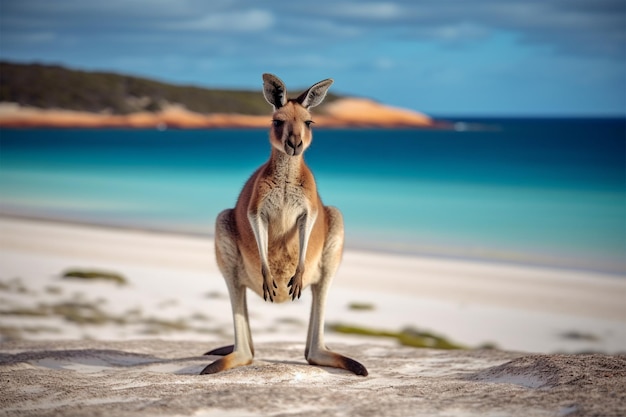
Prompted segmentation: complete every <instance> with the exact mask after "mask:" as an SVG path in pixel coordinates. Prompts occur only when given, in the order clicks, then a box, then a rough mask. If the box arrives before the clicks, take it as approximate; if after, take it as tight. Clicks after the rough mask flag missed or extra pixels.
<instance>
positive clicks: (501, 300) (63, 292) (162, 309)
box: [0, 216, 626, 353]
mask: <svg viewBox="0 0 626 417" xmlns="http://www.w3.org/2000/svg"><path fill="white" fill-rule="evenodd" d="M0 236H1V237H0V265H2V266H3V268H2V269H3V272H1V273H0V281H2V283H3V287H5V290H3V291H0V298H3V299H4V300H5V303H4V304H5V307H4V308H3V313H7V312H9V311H10V310H14V311H15V312H16V314H17V313H18V312H19V311H33V309H35V310H36V309H37V308H38V307H37V306H41V305H42V304H44V305H47V306H48V308H52V310H51V311H56V310H54V308H56V307H57V306H65V305H66V304H67V303H68V301H67V299H66V297H67V295H68V294H74V295H73V296H72V299H74V300H75V301H73V302H77V301H76V300H78V301H80V302H81V303H86V304H85V305H92V306H93V305H95V306H99V307H98V308H101V309H102V310H103V311H104V312H106V314H107V315H106V316H105V318H107V317H109V318H111V319H110V320H109V321H106V323H105V324H103V325H89V323H86V324H85V323H83V324H79V323H78V324H77V323H67V322H66V321H63V320H61V318H62V317H47V316H45V315H42V316H37V315H33V316H24V315H22V316H20V315H19V314H17V315H15V314H14V315H11V314H3V322H4V326H5V327H7V326H8V327H12V328H14V329H16V331H18V332H19V331H20V330H19V329H22V332H21V336H20V337H22V338H25V339H46V338H47V339H49V338H51V337H52V338H70V339H76V338H79V339H80V338H96V339H102V340H120V339H122V340H125V339H132V338H137V337H138V335H142V334H143V335H144V336H145V337H147V338H154V337H159V338H165V339H176V340H180V339H190V340H200V339H201V340H213V339H215V338H217V339H219V340H223V339H224V338H229V337H232V336H229V335H231V334H232V319H231V317H230V303H229V301H228V296H227V292H226V288H225V284H224V282H223V279H222V277H221V275H220V273H219V271H218V269H217V265H216V264H215V260H214V254H213V241H212V239H210V238H207V237H201V236H196V237H192V236H184V235H176V234H163V233H156V232H148V231H145V230H128V229H124V230H122V229H111V228H105V227H98V226H96V227H94V226H89V225H87V226H85V225H81V226H79V225H70V224H66V223H52V222H42V221H32V220H30V221H29V220H23V219H15V218H7V217H5V216H0ZM70 268H78V269H86V270H90V269H95V270H102V271H111V272H114V273H119V274H121V275H122V276H124V277H127V278H128V280H129V281H130V285H129V286H123V287H115V286H113V285H111V284H107V283H97V282H93V283H84V282H75V281H67V280H63V279H62V277H61V275H62V273H63V271H67V270H68V269H70ZM14 279H16V280H18V281H16V282H14V283H12V282H13V281H11V280H14ZM21 287H23V288H24V289H25V290H24V291H25V292H24V293H19V291H18V292H11V291H12V290H10V288H18V289H19V288H21ZM6 288H9V290H7V289H6ZM5 291H8V293H5ZM16 291H17V290H16ZM48 291H52V292H50V293H48ZM54 291H58V293H54ZM6 296H9V298H6ZM76 297H78V298H76ZM624 297H626V281H625V280H622V279H617V278H615V277H611V276H607V275H606V274H594V273H586V272H573V271H568V270H560V269H554V268H553V269H550V268H537V267H524V266H516V265H506V264H501V263H495V262H485V261H480V262H478V261H460V260H443V259H438V258H432V257H430V258H429V257H418V256H402V255H393V254H386V253H380V252H378V253H377V252H369V251H358V250H353V249H350V248H348V249H347V250H346V251H345V254H344V259H343V263H342V266H341V267H340V269H339V272H338V274H337V276H336V277H335V281H334V283H333V289H332V290H331V292H330V295H329V300H328V305H327V324H328V325H329V326H332V325H336V324H344V325H353V326H360V327H365V328H370V329H382V330H390V331H400V330H401V329H404V328H407V327H414V328H418V329H424V330H427V331H432V332H434V333H436V334H443V335H445V336H446V337H449V338H450V339H451V340H452V341H455V342H458V343H460V344H463V345H465V346H469V347H477V346H481V345H484V344H489V343H493V344H495V345H496V346H498V347H500V348H502V349H507V350H514V351H528V352H542V353H551V352H557V351H558V352H581V351H598V352H605V353H617V352H623V351H624V346H626V306H624V303H623V299H624ZM7 301H8V302H7ZM309 304H310V291H304V292H303V297H302V300H299V301H297V302H293V303H284V304H280V305H268V304H267V303H265V302H263V300H262V298H260V297H257V296H256V295H255V294H252V293H250V297H249V305H250V311H251V326H252V328H253V329H254V330H253V333H254V339H255V340H259V341H276V340H283V339H284V340H297V341H303V340H305V338H306V326H307V323H308V313H309ZM352 304H361V305H366V306H369V307H371V308H368V309H366V310H364V311H361V310H357V309H352V308H351V307H350V305H352ZM81 305H82V304H81ZM137 311H139V312H141V320H139V319H138V320H136V321H132V320H131V322H129V323H127V324H124V325H119V324H116V323H117V321H116V320H118V319H119V318H120V317H126V318H127V319H128V318H129V317H133V314H135V315H136V314H137ZM35 312H36V311H35ZM204 316H207V318H206V320H205V321H206V322H205V321H203V320H204V319H202V317H204ZM59 320H61V321H59ZM107 320H108V319H107ZM51 323H52V324H51ZM46 326H48V327H50V326H52V327H54V328H55V332H53V333H49V332H46V331H40V332H36V331H33V332H29V331H26V330H24V329H28V328H32V329H36V328H40V329H42V328H46ZM155 326H156V328H157V330H158V331H157V333H151V332H152V330H154V328H155ZM163 326H166V327H163ZM150 329H152V330H150ZM146 331H147V332H148V333H145V332H146ZM327 339H328V340H329V341H331V342H332V341H339V342H346V341H351V342H354V341H362V340H367V339H368V338H367V337H365V338H364V337H363V336H354V335H343V334H338V333H334V332H330V331H329V332H327ZM386 342H387V343H393V341H392V340H387V341H386Z"/></svg>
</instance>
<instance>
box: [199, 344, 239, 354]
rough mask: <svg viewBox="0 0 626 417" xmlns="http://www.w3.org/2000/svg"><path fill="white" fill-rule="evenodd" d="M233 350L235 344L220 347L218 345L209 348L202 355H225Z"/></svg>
mask: <svg viewBox="0 0 626 417" xmlns="http://www.w3.org/2000/svg"><path fill="white" fill-rule="evenodd" d="M234 350H235V345H228V346H222V347H218V348H217V349H213V350H210V351H208V352H207V353H205V354H204V355H205V356H210V355H214V356H226V355H228V354H230V353H233V351H234Z"/></svg>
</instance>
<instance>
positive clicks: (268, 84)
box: [263, 74, 287, 111]
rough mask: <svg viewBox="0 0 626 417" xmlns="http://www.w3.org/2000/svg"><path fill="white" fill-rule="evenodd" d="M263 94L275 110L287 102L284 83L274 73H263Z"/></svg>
mask: <svg viewBox="0 0 626 417" xmlns="http://www.w3.org/2000/svg"><path fill="white" fill-rule="evenodd" d="M263 96H265V100H267V102H268V103H270V104H271V105H272V106H274V110H275V111H276V110H278V109H280V108H281V107H283V106H284V105H285V104H286V103H287V88H286V87H285V83H283V82H282V80H281V79H280V78H278V77H277V76H275V75H274V74H263Z"/></svg>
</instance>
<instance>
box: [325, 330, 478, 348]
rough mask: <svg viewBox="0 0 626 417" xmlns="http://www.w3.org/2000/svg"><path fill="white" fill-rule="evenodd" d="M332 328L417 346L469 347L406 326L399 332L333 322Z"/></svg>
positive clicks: (339, 331)
mask: <svg viewBox="0 0 626 417" xmlns="http://www.w3.org/2000/svg"><path fill="white" fill-rule="evenodd" d="M330 330H332V331H335V332H337V333H343V334H355V335H362V336H373V337H388V338H393V339H396V340H398V342H400V344H402V345H404V346H411V347H416V348H431V349H467V347H465V346H462V345H460V344H457V343H454V342H451V341H450V340H448V339H446V338H445V337H443V336H439V335H436V334H434V333H431V332H425V331H421V330H417V329H413V328H405V329H402V330H401V331H399V332H393V331H387V330H378V329H368V328H365V327H358V326H350V325H345V324H333V325H331V326H330Z"/></svg>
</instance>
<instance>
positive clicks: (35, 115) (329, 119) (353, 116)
mask: <svg viewBox="0 0 626 417" xmlns="http://www.w3.org/2000/svg"><path fill="white" fill-rule="evenodd" d="M269 118H270V112H269V109H268V114H267V115H259V116H257V115H248V114H236V113H209V114H201V113H195V112H192V111H189V110H187V109H186V108H185V107H184V106H181V105H176V104H173V105H170V106H168V107H166V108H165V109H163V110H161V111H158V112H147V111H141V112H135V113H129V114H107V113H93V112H86V111H77V110H67V109H41V108H36V107H22V106H20V105H19V104H17V103H9V102H0V127H2V128H88V129H102V128H132V129H147V128H152V129H158V130H165V129H170V128H174V129H225V128H244V129H256V128H267V126H268V121H269ZM315 121H316V123H317V126H320V127H322V128H442V127H443V126H444V125H445V126H446V127H448V125H447V124H442V123H437V122H435V121H433V120H432V119H431V118H430V117H428V116H426V115H425V114H422V113H419V112H417V111H413V110H408V109H402V108H396V107H391V106H387V105H385V104H381V103H377V102H375V101H373V100H369V99H363V98H343V99H339V100H337V101H335V102H333V103H330V104H328V105H325V106H324V108H323V110H322V111H320V112H317V113H316V114H315Z"/></svg>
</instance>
